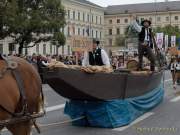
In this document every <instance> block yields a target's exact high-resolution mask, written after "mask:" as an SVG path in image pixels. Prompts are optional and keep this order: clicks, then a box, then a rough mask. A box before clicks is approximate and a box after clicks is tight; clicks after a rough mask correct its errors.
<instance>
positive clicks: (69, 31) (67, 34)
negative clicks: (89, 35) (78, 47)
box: [67, 27, 70, 36]
mask: <svg viewBox="0 0 180 135" xmlns="http://www.w3.org/2000/svg"><path fill="white" fill-rule="evenodd" d="M67 29H68V30H67V31H68V33H67V35H68V36H70V28H69V27H68V28H67Z"/></svg>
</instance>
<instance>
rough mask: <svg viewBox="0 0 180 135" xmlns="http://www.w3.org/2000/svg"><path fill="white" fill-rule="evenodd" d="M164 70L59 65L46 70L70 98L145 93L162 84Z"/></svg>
mask: <svg viewBox="0 0 180 135" xmlns="http://www.w3.org/2000/svg"><path fill="white" fill-rule="evenodd" d="M162 76H163V72H155V73H152V74H138V75H135V74H130V73H121V72H119V73H96V74H87V73H85V72H82V71H80V70H71V69H65V68H58V69H54V70H49V71H47V72H46V73H45V80H46V82H47V83H48V84H49V85H50V86H51V87H52V88H53V89H54V90H55V91H56V92H57V93H58V94H59V95H61V96H63V97H65V98H68V99H71V100H85V101H99V100H105V101H106V100H114V99H126V98H133V97H138V96H142V95H144V94H147V93H149V92H151V91H152V90H153V89H155V88H157V87H159V85H160V84H161V81H162Z"/></svg>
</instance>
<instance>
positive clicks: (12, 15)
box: [0, 0, 66, 54]
mask: <svg viewBox="0 0 180 135" xmlns="http://www.w3.org/2000/svg"><path fill="white" fill-rule="evenodd" d="M4 1H6V4H0V11H3V12H2V14H1V13H0V15H1V16H2V18H1V19H0V37H1V38H4V37H5V36H11V37H13V38H14V42H15V43H18V44H19V45H20V47H19V53H20V54H21V53H22V48H24V47H27V48H28V47H32V46H28V44H29V43H31V42H33V43H34V45H36V44H37V43H40V42H41V41H52V40H54V34H55V33H57V32H60V29H63V28H64V26H65V14H66V13H65V10H64V7H63V6H62V5H61V1H60V0H9V1H7V0H4ZM1 33H3V34H1ZM1 35H3V36H1ZM61 35H63V34H61Z"/></svg>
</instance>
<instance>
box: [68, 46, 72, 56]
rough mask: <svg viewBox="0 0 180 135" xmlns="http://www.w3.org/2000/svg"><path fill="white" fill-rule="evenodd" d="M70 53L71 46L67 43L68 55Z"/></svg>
mask: <svg viewBox="0 0 180 135" xmlns="http://www.w3.org/2000/svg"><path fill="white" fill-rule="evenodd" d="M70 53H71V47H70V46H69V45H68V55H70Z"/></svg>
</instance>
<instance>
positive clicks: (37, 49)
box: [36, 44, 39, 54]
mask: <svg viewBox="0 0 180 135" xmlns="http://www.w3.org/2000/svg"><path fill="white" fill-rule="evenodd" d="M36 53H37V54H39V44H37V45H36Z"/></svg>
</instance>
